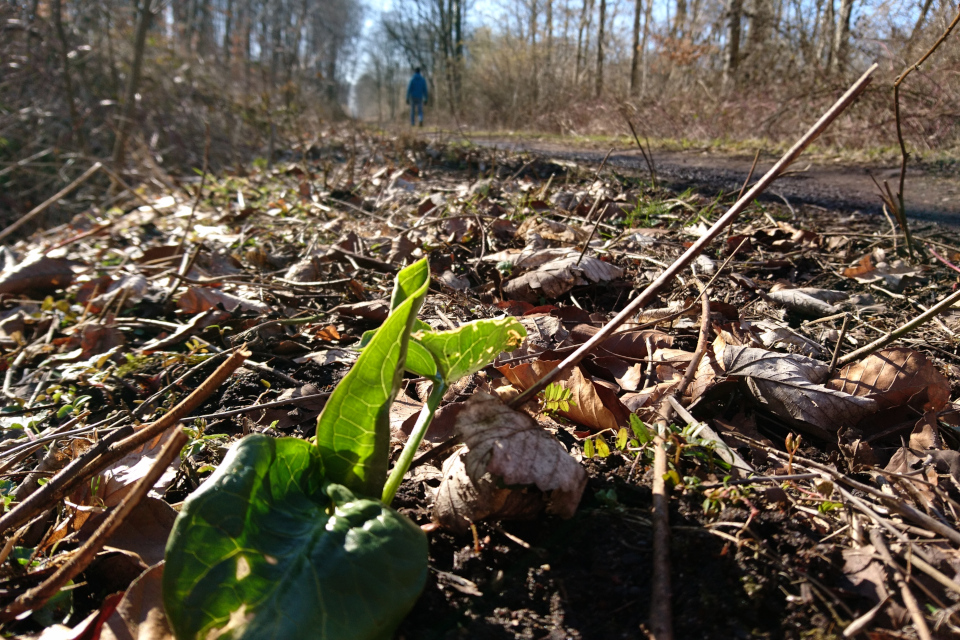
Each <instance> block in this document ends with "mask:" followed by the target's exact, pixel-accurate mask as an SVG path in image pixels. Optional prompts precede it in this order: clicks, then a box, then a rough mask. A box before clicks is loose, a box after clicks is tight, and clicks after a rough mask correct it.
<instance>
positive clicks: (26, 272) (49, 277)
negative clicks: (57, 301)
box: [0, 255, 73, 295]
mask: <svg viewBox="0 0 960 640" xmlns="http://www.w3.org/2000/svg"><path fill="white" fill-rule="evenodd" d="M70 265H71V262H70V261H69V260H59V259H56V258H47V257H44V256H41V255H37V256H33V257H31V258H27V259H26V260H24V261H23V262H21V263H20V264H18V265H16V266H14V267H12V268H10V269H4V270H3V272H2V273H0V293H9V294H12V295H19V294H21V293H27V292H46V291H53V290H55V289H62V288H64V287H66V286H67V285H69V284H70V282H71V281H72V280H73V269H71V268H70Z"/></svg>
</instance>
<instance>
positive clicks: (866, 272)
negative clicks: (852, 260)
mask: <svg viewBox="0 0 960 640" xmlns="http://www.w3.org/2000/svg"><path fill="white" fill-rule="evenodd" d="M922 273H923V269H922V267H911V266H907V265H904V264H902V263H900V262H899V261H895V262H894V263H893V265H888V264H887V263H886V262H882V261H879V262H877V263H876V264H874V260H873V257H872V256H871V255H870V254H867V255H865V256H863V258H861V259H860V261H859V262H858V263H857V264H856V265H854V266H853V267H850V268H849V269H844V271H843V275H844V276H846V277H848V278H853V279H855V280H856V281H857V282H860V283H863V284H871V283H875V282H879V283H882V284H883V286H885V287H886V288H888V289H891V290H892V291H896V292H900V291H903V290H904V289H905V288H906V287H907V285H908V284H910V283H911V282H916V281H918V280H920V278H921V274H922Z"/></svg>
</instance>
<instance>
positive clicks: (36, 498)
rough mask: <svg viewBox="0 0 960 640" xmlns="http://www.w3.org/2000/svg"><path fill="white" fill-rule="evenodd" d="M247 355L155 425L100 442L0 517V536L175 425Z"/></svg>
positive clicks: (234, 357) (238, 355)
mask: <svg viewBox="0 0 960 640" xmlns="http://www.w3.org/2000/svg"><path fill="white" fill-rule="evenodd" d="M249 356H250V352H249V351H246V350H245V349H242V348H241V349H238V350H237V351H235V352H234V353H233V354H231V356H230V357H229V358H228V359H227V360H226V362H224V363H223V364H221V365H220V366H219V367H218V368H217V370H216V371H214V372H213V373H212V374H210V377H208V378H207V379H206V380H204V381H203V383H202V384H201V385H200V386H199V387H197V388H196V389H195V390H194V391H193V392H192V393H191V394H190V395H189V396H187V397H186V398H184V399H183V400H182V401H181V402H180V403H179V404H178V405H177V406H175V407H174V408H173V409H171V410H170V411H169V412H167V413H165V414H164V415H163V416H162V417H161V418H160V419H159V420H157V421H156V422H152V423H150V424H146V425H143V426H142V427H140V429H139V430H138V431H136V432H133V433H131V432H132V431H133V429H132V427H129V426H128V427H122V428H120V429H118V430H117V431H114V432H113V433H111V434H110V435H109V436H107V437H106V438H104V439H103V440H101V441H100V443H98V444H97V445H94V447H93V448H92V449H90V450H89V451H87V452H85V453H84V454H83V455H81V456H80V457H79V458H77V459H76V460H74V461H73V462H71V463H70V464H68V465H67V466H66V467H64V468H63V469H62V470H61V471H60V473H58V474H57V475H55V476H54V477H53V478H51V479H50V481H49V482H48V483H47V484H45V485H43V486H42V487H40V489H38V490H37V491H36V492H35V493H33V495H31V496H30V497H29V498H27V499H26V500H24V501H23V502H22V503H20V504H18V505H17V506H16V507H14V508H13V509H12V510H11V511H8V512H7V513H5V514H4V515H3V516H2V517H0V533H2V532H3V531H6V530H7V529H10V528H12V527H17V526H20V525H21V524H23V523H24V522H26V521H27V520H29V519H30V518H32V517H33V516H34V515H36V514H37V513H39V512H40V511H42V510H44V509H46V508H48V507H49V506H50V505H51V504H52V503H54V502H56V501H57V500H59V499H60V498H62V497H63V496H64V495H66V494H67V493H69V492H70V491H71V490H72V489H73V488H74V487H77V486H79V485H80V484H82V483H84V482H86V481H87V480H89V479H90V478H92V477H93V476H94V475H96V474H98V473H100V472H102V471H103V470H104V469H106V468H107V467H109V466H110V465H111V464H113V463H114V462H116V461H117V460H119V459H121V458H123V457H124V456H125V455H127V454H128V453H130V452H131V451H133V450H135V449H136V448H137V447H139V446H140V445H142V444H144V443H146V442H148V441H150V440H152V439H154V438H155V437H157V436H158V435H160V434H161V433H163V432H164V431H166V430H167V429H169V428H171V427H173V426H174V425H176V424H177V423H178V422H179V421H180V419H181V418H183V417H184V416H186V415H188V414H190V413H192V412H193V411H195V410H196V408H197V407H199V406H200V405H201V404H203V403H204V402H205V401H206V400H207V398H209V397H210V396H211V395H212V394H213V392H214V391H216V390H217V389H218V388H219V387H220V385H221V384H223V382H224V381H225V380H226V379H227V378H229V377H230V375H231V374H233V372H234V371H236V370H237V369H238V368H239V367H240V365H242V364H243V362H244V360H246V359H247V357H249ZM121 438H123V439H121Z"/></svg>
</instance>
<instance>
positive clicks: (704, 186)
mask: <svg viewBox="0 0 960 640" xmlns="http://www.w3.org/2000/svg"><path fill="white" fill-rule="evenodd" d="M473 142H475V143H476V144H479V145H482V146H486V147H493V146H496V147H498V148H501V149H512V150H515V151H530V152H534V153H540V154H544V155H548V156H551V157H556V158H561V159H564V160H572V161H576V162H586V163H593V164H596V163H599V162H601V161H602V159H603V156H604V155H606V151H599V150H595V149H585V148H578V147H575V146H572V145H564V144H562V143H556V142H544V141H539V140H508V139H495V138H475V139H473ZM653 157H654V163H655V165H656V170H657V174H658V176H659V177H660V179H661V180H662V181H663V182H664V183H666V184H667V185H669V186H671V187H673V188H675V189H681V190H682V189H686V188H693V189H695V190H697V191H700V192H704V193H708V194H711V195H712V194H716V193H719V192H720V191H723V192H730V191H739V190H740V187H741V185H742V184H743V181H744V180H745V179H746V177H747V175H748V173H749V171H750V165H751V163H752V162H753V156H752V155H750V156H729V155H721V154H718V153H712V152H696V151H654V153H653ZM776 160H777V158H774V157H761V158H760V162H759V163H758V165H757V170H756V173H755V176H754V178H755V179H756V178H757V177H759V176H761V175H763V173H764V172H765V171H767V170H768V169H769V168H770V167H772V166H773V164H774V163H775V162H776ZM607 163H608V164H609V165H613V166H620V167H629V168H631V169H636V170H641V171H647V166H646V163H645V162H644V160H643V157H642V156H641V155H640V153H639V151H635V150H631V151H617V152H614V153H612V154H611V155H610V158H609V159H608V160H607ZM871 174H872V175H873V177H874V178H876V180H877V181H878V182H880V183H881V184H882V183H883V181H884V180H887V181H889V182H890V186H891V189H893V190H894V192H895V191H896V183H897V180H898V176H899V164H896V163H890V164H874V165H861V166H854V165H844V164H832V163H826V162H821V161H817V160H812V161H811V160H806V159H805V158H803V157H801V158H800V160H799V161H797V163H796V164H794V166H793V167H792V172H791V173H789V174H788V175H786V176H783V177H781V178H780V179H779V180H777V181H776V182H775V183H774V184H773V186H772V187H771V188H770V189H769V190H768V192H767V194H765V196H764V197H765V198H766V199H768V200H769V199H774V200H778V201H782V200H783V199H786V200H787V201H789V202H790V203H791V204H797V203H805V204H814V205H818V206H821V207H825V208H829V209H838V210H846V211H850V210H860V211H868V212H872V213H878V214H879V213H881V204H880V197H879V194H878V192H877V188H876V186H875V185H874V184H873V180H871V179H870V175H871ZM904 191H905V193H906V205H907V214H908V216H909V217H911V218H915V219H920V220H934V221H937V222H941V223H945V224H950V225H960V176H957V175H949V174H937V175H935V174H933V173H932V172H927V171H923V170H921V169H916V168H914V169H908V172H907V182H906V185H905V188H904Z"/></svg>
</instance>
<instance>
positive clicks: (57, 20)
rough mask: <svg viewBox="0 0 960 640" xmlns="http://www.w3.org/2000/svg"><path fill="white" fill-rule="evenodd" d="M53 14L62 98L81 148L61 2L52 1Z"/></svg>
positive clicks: (83, 140)
mask: <svg viewBox="0 0 960 640" xmlns="http://www.w3.org/2000/svg"><path fill="white" fill-rule="evenodd" d="M50 9H51V11H52V13H53V24H54V26H55V27H56V29H57V37H58V38H59V39H60V64H61V65H62V66H63V92H64V93H65V94H66V95H65V96H64V97H65V98H66V100H67V104H68V105H69V107H70V124H71V125H72V126H73V135H75V136H76V137H77V142H79V143H80V147H81V148H85V147H86V146H87V144H86V140H85V137H84V135H83V129H82V127H81V125H80V114H79V113H77V105H76V103H75V102H74V96H73V79H72V78H71V77H70V57H69V56H68V55H67V53H68V51H69V49H70V45H69V44H68V43H67V33H66V31H65V30H64V28H63V6H62V3H61V0H53V2H52V3H51V7H50Z"/></svg>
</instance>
